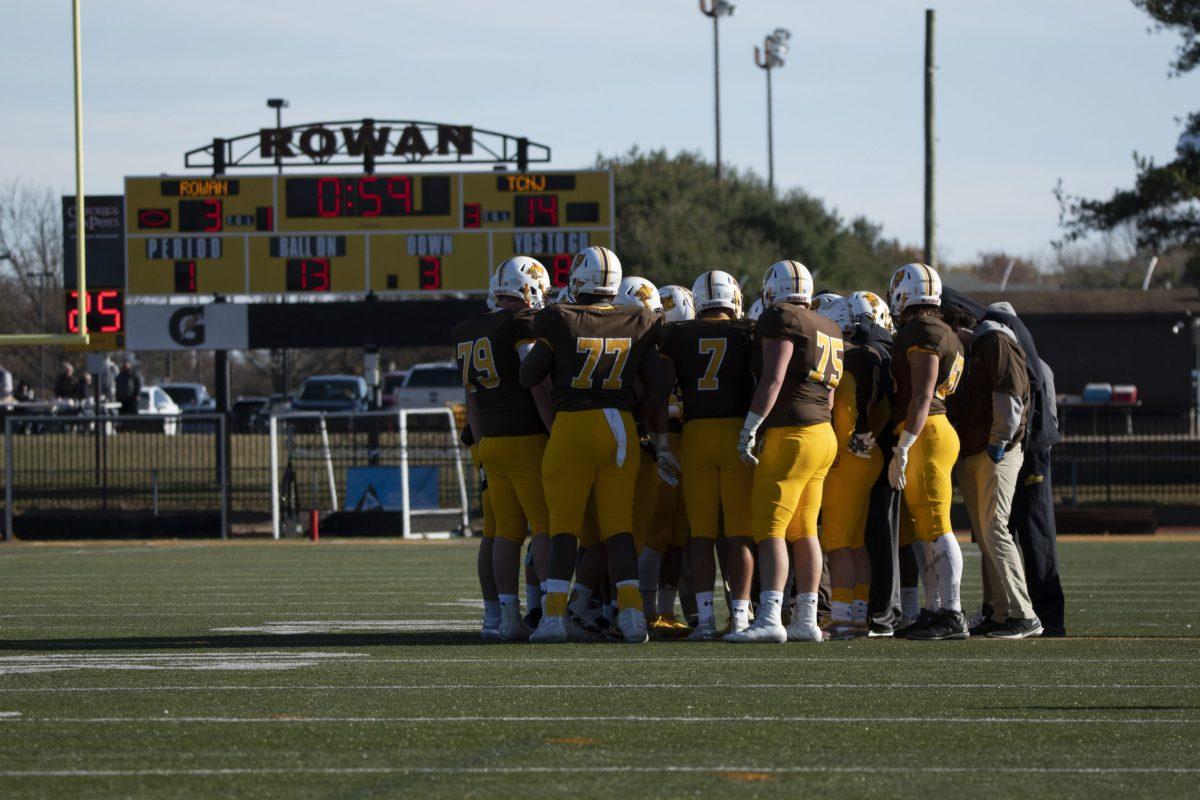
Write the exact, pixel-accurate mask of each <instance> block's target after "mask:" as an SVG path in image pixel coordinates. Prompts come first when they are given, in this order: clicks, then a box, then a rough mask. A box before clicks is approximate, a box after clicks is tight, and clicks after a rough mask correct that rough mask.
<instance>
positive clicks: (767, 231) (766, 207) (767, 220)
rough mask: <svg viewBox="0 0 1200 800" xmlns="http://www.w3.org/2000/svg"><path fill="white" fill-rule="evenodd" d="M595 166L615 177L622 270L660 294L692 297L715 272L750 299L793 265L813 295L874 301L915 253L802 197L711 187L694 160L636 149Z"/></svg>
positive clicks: (733, 175)
mask: <svg viewBox="0 0 1200 800" xmlns="http://www.w3.org/2000/svg"><path fill="white" fill-rule="evenodd" d="M597 166H598V167H599V168H602V169H611V170H612V171H613V173H614V175H615V181H616V195H617V209H616V214H617V243H616V247H615V249H616V252H617V254H618V255H619V256H620V257H621V262H622V264H623V265H624V267H625V271H626V272H627V273H628V274H631V275H644V276H646V277H647V278H649V279H650V280H652V281H654V282H655V283H656V284H658V285H660V286H661V285H665V284H668V283H677V284H681V285H683V286H687V287H689V288H690V287H691V285H692V281H693V280H695V278H696V276H697V275H699V274H700V273H701V272H703V271H705V270H708V269H722V270H725V271H726V272H729V273H731V274H732V275H734V276H735V277H736V278H737V279H738V281H739V282H741V283H742V286H743V288H744V289H745V290H746V292H747V293H749V294H753V293H757V292H758V290H759V288H760V287H761V280H762V275H763V273H764V272H765V271H766V268H767V267H768V266H770V265H771V264H772V263H774V262H776V261H778V260H780V259H783V258H794V259H797V260H799V261H802V262H803V263H804V264H805V265H807V266H808V268H809V269H810V270H812V272H813V275H814V278H815V281H816V284H817V287H818V288H821V287H830V288H837V289H842V290H848V291H852V290H854V289H861V288H870V289H872V290H873V291H876V292H879V291H882V290H883V289H884V288H886V284H887V281H888V280H889V279H890V278H891V275H892V271H893V270H894V269H895V268H896V267H897V266H898V265H899V264H903V263H906V262H907V261H912V260H914V250H915V248H912V247H908V248H906V247H904V246H902V245H901V244H900V243H899V242H897V241H895V240H891V239H885V238H884V237H883V234H882V228H881V226H879V225H877V224H875V223H873V222H870V221H869V220H866V219H864V218H861V217H858V218H854V219H852V220H850V221H849V222H848V223H847V222H844V221H843V220H842V219H841V218H840V217H839V216H838V215H837V214H836V213H835V212H833V211H830V210H829V209H827V208H826V207H825V205H824V203H822V202H821V201H820V200H818V199H816V198H814V197H811V196H809V195H807V194H805V193H804V192H802V191H800V190H792V191H789V192H787V193H786V194H784V195H783V196H780V197H777V196H774V195H773V194H772V193H771V191H770V190H769V189H768V188H767V185H766V182H765V181H764V180H763V179H762V178H760V177H759V176H757V175H755V174H753V173H751V172H747V171H737V170H729V171H727V172H726V173H725V175H724V177H723V179H722V181H721V184H720V186H719V187H718V185H717V184H716V183H715V182H714V181H713V169H712V164H711V163H708V162H706V161H705V160H704V158H703V157H702V156H700V155H699V154H696V153H689V152H684V153H679V154H677V155H674V156H669V155H668V154H667V153H666V152H665V151H664V150H653V151H648V152H647V151H642V150H639V149H638V148H636V147H635V148H633V149H631V150H630V151H629V152H627V153H625V154H623V155H620V156H615V157H603V156H601V157H600V158H598V159H597Z"/></svg>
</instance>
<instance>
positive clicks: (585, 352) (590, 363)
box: [571, 336, 632, 391]
mask: <svg viewBox="0 0 1200 800" xmlns="http://www.w3.org/2000/svg"><path fill="white" fill-rule="evenodd" d="M631 345H632V342H631V340H630V338H629V337H628V336H621V337H613V338H611V339H602V338H598V337H590V336H580V337H578V338H576V339H575V352H576V353H579V354H580V355H582V356H583V357H584V358H583V365H582V366H581V367H580V368H579V374H578V375H576V376H575V377H574V378H572V379H571V388H572V389H581V390H584V391H587V390H588V389H593V388H595V387H594V386H593V385H592V373H594V372H595V371H596V365H597V364H599V363H600V358H601V357H602V356H606V355H611V356H615V357H614V358H613V360H612V365H611V366H610V367H609V370H608V377H606V378H605V379H604V381H603V382H602V383H601V384H600V388H601V389H603V390H606V391H620V390H621V388H622V386H623V385H624V384H623V382H622V377H621V373H622V372H624V371H625V364H626V363H628V361H629V349H630V347H631Z"/></svg>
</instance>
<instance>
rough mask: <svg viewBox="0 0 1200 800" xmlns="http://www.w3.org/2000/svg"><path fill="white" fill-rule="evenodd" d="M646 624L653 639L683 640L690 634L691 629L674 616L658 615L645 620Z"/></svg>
mask: <svg viewBox="0 0 1200 800" xmlns="http://www.w3.org/2000/svg"><path fill="white" fill-rule="evenodd" d="M647 624H648V626H649V629H650V636H651V638H654V639H683V638H685V637H686V636H687V635H688V634H689V633H691V632H692V629H691V627H690V626H689V625H687V624H686V623H683V622H680V621H679V620H677V619H675V615H674V614H659V615H657V616H655V617H651V618H650V619H649V620H647Z"/></svg>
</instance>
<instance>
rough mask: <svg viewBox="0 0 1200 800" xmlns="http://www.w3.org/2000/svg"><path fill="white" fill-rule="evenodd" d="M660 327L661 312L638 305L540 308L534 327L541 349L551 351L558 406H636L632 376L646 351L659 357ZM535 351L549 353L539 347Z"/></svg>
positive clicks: (576, 408)
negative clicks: (542, 349)
mask: <svg viewBox="0 0 1200 800" xmlns="http://www.w3.org/2000/svg"><path fill="white" fill-rule="evenodd" d="M661 328H662V318H661V317H660V316H659V315H658V314H656V313H655V312H653V311H651V310H650V309H648V308H644V307H640V306H617V307H614V306H608V305H604V306H577V305H561V304H560V305H554V306H548V307H547V308H544V309H542V310H541V311H539V312H538V314H537V316H536V317H535V318H534V323H533V332H534V335H535V336H536V337H537V340H538V349H541V348H546V349H547V350H549V352H550V355H551V357H552V364H550V366H549V373H550V376H551V381H552V383H553V384H554V407H555V409H556V410H558V411H586V410H588V409H596V408H615V409H618V410H621V411H633V408H634V405H635V403H636V398H635V396H634V381H635V379H636V378H637V374H638V370H639V369H640V368H641V366H642V361H643V359H645V358H646V356H647V354H648V353H651V352H652V353H653V354H654V358H655V359H656V360H657V358H658V352H657V349H656V348H657V344H658V338H659V332H660V330H661ZM534 357H537V358H538V359H541V358H543V357H545V353H544V352H543V353H538V350H535V351H534ZM530 367H531V368H534V369H535V370H536V369H537V368H540V367H541V365H540V364H537V363H532V364H530Z"/></svg>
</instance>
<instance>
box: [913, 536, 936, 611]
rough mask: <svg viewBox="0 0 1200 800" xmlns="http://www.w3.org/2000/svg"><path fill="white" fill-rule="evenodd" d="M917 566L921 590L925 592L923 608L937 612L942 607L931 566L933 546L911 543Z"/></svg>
mask: <svg viewBox="0 0 1200 800" xmlns="http://www.w3.org/2000/svg"><path fill="white" fill-rule="evenodd" d="M913 552H914V553H915V554H916V556H917V566H919V567H920V568H921V588H922V589H924V590H925V608H927V609H929V610H930V611H938V610H940V609H941V607H942V602H941V598H940V597H939V596H938V576H937V568H936V567H935V566H934V564H933V546H932V545H930V544H929V543H927V542H913Z"/></svg>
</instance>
